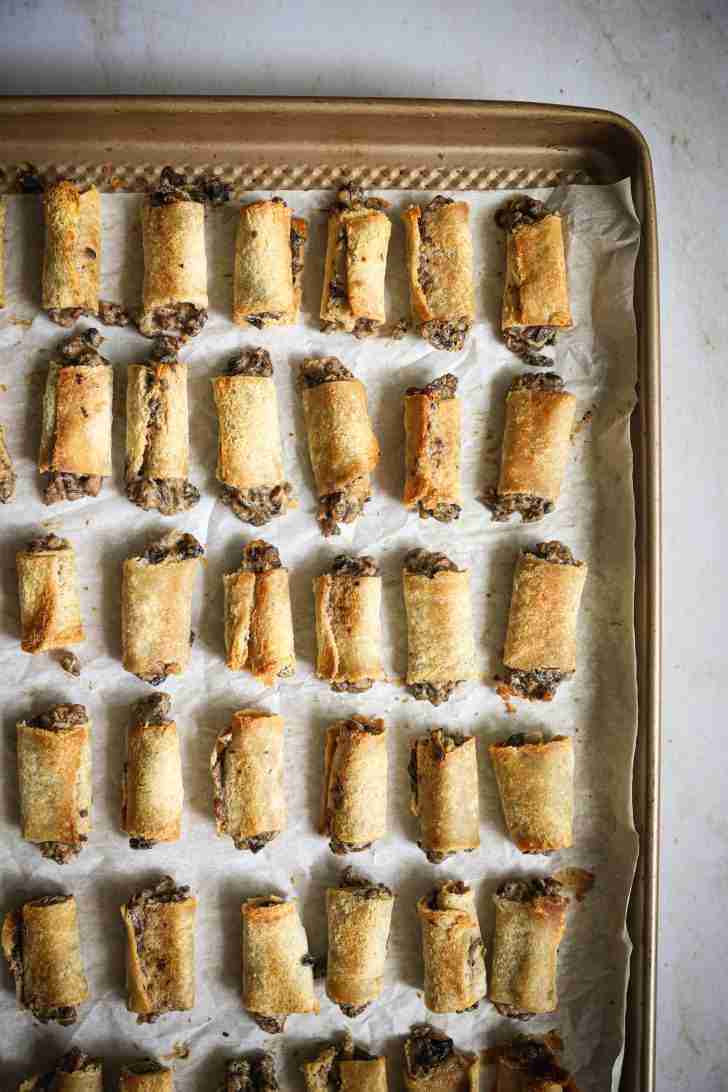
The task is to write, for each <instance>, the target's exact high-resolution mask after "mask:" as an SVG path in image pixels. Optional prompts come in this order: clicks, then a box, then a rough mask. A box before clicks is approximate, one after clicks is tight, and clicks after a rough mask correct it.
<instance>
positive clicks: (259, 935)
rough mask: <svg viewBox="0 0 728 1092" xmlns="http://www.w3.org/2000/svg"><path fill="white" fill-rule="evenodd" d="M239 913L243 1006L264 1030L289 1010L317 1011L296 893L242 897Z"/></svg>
mask: <svg viewBox="0 0 728 1092" xmlns="http://www.w3.org/2000/svg"><path fill="white" fill-rule="evenodd" d="M242 914H243V1007H244V1008H245V1009H247V1011H248V1013H249V1015H250V1016H251V1017H252V1019H253V1020H254V1021H255V1022H256V1024H257V1025H258V1027H259V1028H260V1029H261V1030H262V1031H265V1032H268V1034H269V1035H278V1034H280V1032H282V1031H283V1030H284V1027H285V1023H286V1018H287V1017H288V1016H290V1015H291V1014H292V1013H317V1012H318V1011H319V1004H318V1001H317V1000H316V995H315V993H314V988H313V964H314V959H313V956H311V955H309V951H308V939H307V937H306V930H305V929H304V927H303V924H302V922H301V919H300V917H299V914H298V904H297V901H296V899H281V898H278V896H276V895H266V896H264V897H262V898H255V899H246V901H245V902H244V903H243V906H242Z"/></svg>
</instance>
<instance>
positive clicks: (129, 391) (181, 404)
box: [125, 337, 200, 516]
mask: <svg viewBox="0 0 728 1092" xmlns="http://www.w3.org/2000/svg"><path fill="white" fill-rule="evenodd" d="M180 345H181V341H180V339H179V338H172V337H159V338H156V339H155V341H154V343H153V345H152V352H151V354H150V360H149V362H148V363H146V364H130V365H129V368H128V371H127V386H126V465H125V480H126V495H127V497H128V498H129V500H130V501H131V502H132V504H136V505H138V506H139V508H144V509H145V510H146V511H150V510H153V509H157V510H158V511H159V512H160V513H161V515H163V516H173V515H174V514H175V513H176V512H185V511H187V509H188V508H192V507H193V506H194V505H195V504H197V502H198V501H199V499H200V491H199V489H197V488H195V486H194V485H193V484H192V482H190V481H188V479H187V474H188V472H189V462H190V435H189V432H190V430H189V421H188V412H187V365H186V364H185V363H183V362H182V361H181V360H178V359H177V352H178V350H179V348H180Z"/></svg>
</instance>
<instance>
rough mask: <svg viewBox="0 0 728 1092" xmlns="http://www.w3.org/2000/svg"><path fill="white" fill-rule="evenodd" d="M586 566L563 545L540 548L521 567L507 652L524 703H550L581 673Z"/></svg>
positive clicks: (509, 673) (523, 557)
mask: <svg viewBox="0 0 728 1092" xmlns="http://www.w3.org/2000/svg"><path fill="white" fill-rule="evenodd" d="M586 574H587V565H586V562H584V561H576V560H575V559H574V556H573V554H572V553H571V550H570V549H569V548H568V546H564V544H563V543H561V542H556V541H552V542H540V543H538V545H536V546H532V547H528V548H527V549H525V550H523V551H522V552H521V554H520V556H519V558H518V561H517V562H516V569H515V573H514V576H513V591H512V592H511V607H510V612H509V615H508V630H507V633H506V643H505V649H504V652H503V662H504V663H505V665H506V683H507V685H508V687H509V689H510V691H511V692H512V693H513V694H514V695H516V696H517V697H519V698H528V699H529V700H530V701H551V700H552V699H553V697H554V695H555V694H556V691H557V689H558V687H559V685H560V683H561V682H562V681H563V680H564V679H566V678H568V676H569V675H573V674H574V671H575V670H576V619H577V615H578V613H579V603H580V602H581V593H582V591H583V590H584V582H585V580H586Z"/></svg>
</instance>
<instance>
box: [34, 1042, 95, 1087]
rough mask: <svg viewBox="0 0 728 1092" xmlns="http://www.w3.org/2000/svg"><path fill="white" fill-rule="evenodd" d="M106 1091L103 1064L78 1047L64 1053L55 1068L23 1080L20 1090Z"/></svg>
mask: <svg viewBox="0 0 728 1092" xmlns="http://www.w3.org/2000/svg"><path fill="white" fill-rule="evenodd" d="M44 1090H48V1092H104V1073H103V1066H102V1064H101V1062H100V1061H99V1059H98V1058H90V1057H89V1055H88V1054H84V1053H83V1051H81V1050H79V1049H78V1047H73V1048H72V1049H71V1050H69V1051H68V1053H67V1054H64V1055H63V1057H62V1058H59V1059H58V1062H57V1063H56V1065H55V1066H54V1067H53V1069H50V1070H48V1072H46V1073H39V1074H37V1076H35V1077H30V1078H28V1080H25V1081H23V1082H22V1083H21V1084H20V1085H19V1087H18V1092H44Z"/></svg>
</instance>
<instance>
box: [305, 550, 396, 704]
mask: <svg viewBox="0 0 728 1092" xmlns="http://www.w3.org/2000/svg"><path fill="white" fill-rule="evenodd" d="M313 588H314V599H315V613H316V644H317V655H316V674H317V675H318V677H319V678H320V679H328V680H329V681H330V683H331V689H332V690H336V691H353V692H361V691H363V690H369V689H370V688H371V687H372V686H373V685H374V683H375V682H376V681H377V679H381V678H382V677H383V675H384V669H383V667H382V658H381V651H380V644H381V629H380V618H379V611H380V605H381V598H382V578H381V577H380V575H379V567H378V565H377V563H376V562H375V561H374V559H373V558H371V557H368V556H364V557H350V556H348V555H346V554H341V555H340V556H339V557H337V558H335V559H334V563H333V565H332V566H331V570H330V572H328V573H324V574H323V575H322V576H317V577H316V578H315V580H314V582H313Z"/></svg>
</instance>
